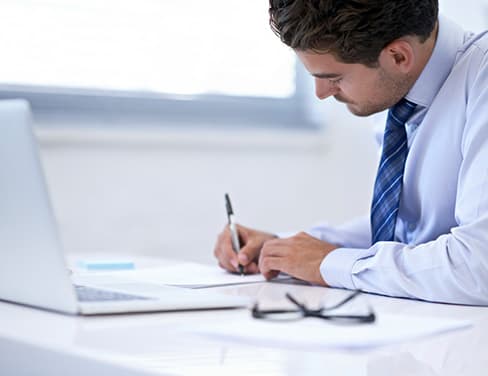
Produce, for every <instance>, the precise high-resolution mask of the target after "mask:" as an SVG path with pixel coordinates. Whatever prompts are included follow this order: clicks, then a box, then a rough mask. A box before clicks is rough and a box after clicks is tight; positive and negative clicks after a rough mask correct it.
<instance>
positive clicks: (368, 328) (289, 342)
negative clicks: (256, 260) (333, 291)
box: [188, 314, 471, 351]
mask: <svg viewBox="0 0 488 376" xmlns="http://www.w3.org/2000/svg"><path fill="white" fill-rule="evenodd" d="M470 326H471V323H470V322H467V321H462V320H451V319H442V318H434V317H432V318H431V317H411V316H403V315H391V314H381V315H378V317H377V320H376V322H375V323H373V324H358V325H347V326H345V325H339V324H333V323H331V322H328V321H325V320H320V319H315V318H307V319H301V320H298V321H288V322H274V321H266V320H259V319H253V318H252V317H248V318H245V319H242V320H240V321H239V325H236V324H235V322H226V321H223V322H219V323H207V324H206V325H201V326H194V327H189V328H188V332H189V333H194V334H197V335H199V336H204V337H206V338H210V339H215V340H218V341H225V342H234V343H240V344H248V345H253V346H266V347H279V348H286V349H293V350H307V351H320V350H331V349H336V350H366V349H371V348H377V347H380V346H385V345H391V344H398V343H403V342H409V341H413V340H418V339H422V338H427V337H430V336H434V335H439V334H442V333H447V332H450V331H455V330H461V329H465V328H469V327H470Z"/></svg>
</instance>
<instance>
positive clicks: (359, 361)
mask: <svg viewBox="0 0 488 376" xmlns="http://www.w3.org/2000/svg"><path fill="white" fill-rule="evenodd" d="M147 264H150V262H146V263H140V265H147ZM218 289H219V291H222V292H226V293H231V294H242V295H247V296H251V297H255V298H257V299H258V300H259V302H263V303H266V302H271V303H273V302H276V301H278V300H280V299H283V296H284V293H285V292H292V293H293V295H296V296H297V297H299V298H300V299H302V300H304V301H307V302H312V303H313V302H316V301H319V300H320V299H322V298H324V297H327V296H329V297H330V296H337V294H339V295H342V294H347V292H345V291H341V290H335V289H327V288H321V287H312V286H300V285H284V284H274V283H260V284H253V285H241V286H233V287H222V288H218ZM368 300H369V302H370V303H371V304H372V305H373V307H374V309H375V311H376V312H377V313H378V314H381V313H402V314H411V315H416V316H419V315H420V316H421V315H425V316H434V317H449V318H461V319H468V320H470V321H472V322H473V323H474V326H473V327H472V328H470V329H467V330H462V331H458V332H453V333H450V334H444V335H440V336H437V337H432V338H430V339H425V340H421V341H415V342H411V343H408V344H403V345H395V346H389V347H385V348H381V349H380V350H374V351H363V352H360V353H358V352H347V351H327V352H324V351H321V352H319V351H317V352H310V351H303V350H295V351H291V350H284V349H279V348H270V347H264V346H261V347H251V346H247V345H239V344H230V343H226V342H219V341H215V340H208V339H206V338H203V337H195V336H192V335H188V336H175V335H173V334H172V333H174V328H177V327H179V326H184V325H185V324H186V323H188V322H190V321H191V322H202V323H203V322H207V321H208V322H212V321H215V320H219V321H222V320H229V321H232V322H235V323H236V325H238V323H239V320H240V319H242V318H243V317H247V316H248V315H249V314H250V313H249V311H248V310H245V309H238V310H215V311H199V312H179V313H153V314H131V315H114V316H99V317H72V316H67V315H61V314H56V313H50V312H45V311H42V310H37V309H32V308H28V307H23V306H18V305H14V304H9V303H0V375H2V376H4V375H5V376H7V375H16V376H17V375H34V374H35V375H50V376H51V375H68V374H69V375H87V374H90V375H98V374H100V375H122V376H125V375H154V374H155V375H168V374H170V375H199V376H201V375H233V376H237V375H254V374H260V375H267V376H271V375H316V374H317V375H318V374H328V375H354V376H360V375H375V376H376V375H396V376H398V375H456V376H457V375H486V373H487V370H488V356H486V352H487V349H488V308H481V307H465V306H453V305H443V304H431V303H424V302H416V301H411V300H404V299H392V298H386V297H380V296H374V295H370V296H368Z"/></svg>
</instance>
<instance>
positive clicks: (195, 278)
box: [74, 262, 293, 289]
mask: <svg viewBox="0 0 488 376" xmlns="http://www.w3.org/2000/svg"><path fill="white" fill-rule="evenodd" d="M115 277H116V279H117V280H123V281H128V280H130V281H133V282H143V283H151V284H159V285H168V286H175V287H186V288H193V289H197V288H206V287H219V286H231V285H241V284H249V283H260V282H266V279H265V278H264V277H263V276H262V275H261V274H249V275H247V274H246V275H243V276H241V275H240V274H232V273H229V272H227V271H225V270H223V269H222V268H220V267H218V266H217V265H215V266H212V265H204V264H198V263H192V262H179V263H177V264H171V265H168V266H161V267H155V268H147V269H136V270H130V271H119V272H116V274H114V273H110V274H108V273H90V274H88V273H83V274H80V273H79V274H78V275H77V276H76V278H74V280H75V281H77V282H78V283H86V281H89V282H91V283H95V282H97V283H103V282H105V280H106V279H109V280H110V281H113V280H114V279H115ZM276 280H277V281H281V282H283V281H286V280H290V281H291V280H293V278H291V277H290V276H288V275H279V276H278V277H277V278H276Z"/></svg>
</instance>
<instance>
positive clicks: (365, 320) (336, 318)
mask: <svg viewBox="0 0 488 376" xmlns="http://www.w3.org/2000/svg"><path fill="white" fill-rule="evenodd" d="M359 294H361V290H355V291H354V292H353V293H352V294H350V295H348V296H347V297H346V298H344V299H343V300H341V301H339V302H338V303H336V304H334V305H333V306H331V307H320V308H318V309H309V308H307V306H305V304H302V303H300V302H298V301H297V300H296V299H295V298H294V297H293V296H292V295H291V294H290V293H288V292H287V293H286V294H285V296H286V298H287V299H288V300H289V301H291V302H292V303H293V304H295V305H296V306H297V307H298V310H297V309H271V310H260V309H259V306H258V303H256V304H254V306H253V308H252V310H251V314H252V317H254V318H255V319H261V320H269V321H277V322H284V321H297V320H302V319H305V318H308V317H314V318H318V319H323V320H329V321H332V322H336V323H339V322H340V323H348V324H372V323H374V322H375V321H376V315H375V313H374V312H373V310H372V309H371V307H368V309H369V312H368V313H367V314H364V315H341V314H331V315H328V314H323V312H324V311H332V310H334V309H337V308H340V307H342V306H343V305H345V304H346V303H348V302H349V301H351V300H352V299H354V298H355V297H357V296H358V295H359ZM286 313H300V314H301V315H300V316H298V317H295V318H291V319H273V318H271V317H270V316H271V315H279V314H286Z"/></svg>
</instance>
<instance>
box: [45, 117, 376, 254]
mask: <svg viewBox="0 0 488 376" xmlns="http://www.w3.org/2000/svg"><path fill="white" fill-rule="evenodd" d="M342 123H343V122H341V123H339V122H337V123H335V124H333V122H331V126H330V127H328V128H327V129H326V131H324V132H313V133H310V132H300V131H297V132H293V133H290V132H288V133H286V132H276V131H273V132H270V131H258V130H237V131H228V132H217V131H212V130H211V129H210V128H208V127H205V126H203V127H202V129H200V130H198V131H196V130H194V131H188V130H187V131H185V130H176V129H175V130H172V131H168V130H166V131H155V130H151V131H149V130H148V131H123V130H119V131H107V130H106V131H103V130H98V131H93V130H91V131H88V130H85V131H84V130H78V131H75V130H71V131H70V130H67V131H63V132H60V131H59V130H58V131H56V130H52V129H47V130H46V129H40V130H39V132H38V134H39V137H40V139H41V142H42V155H43V162H44V166H45V170H46V174H47V176H48V181H49V186H50V190H51V193H52V200H53V205H54V207H55V210H56V214H57V217H58V221H59V223H60V228H61V234H62V239H63V241H64V243H65V246H66V248H67V249H68V250H70V251H88V250H93V251H104V252H106V251H109V252H112V251H113V252H124V253H130V252H137V253H144V254H161V255H164V256H167V257H180V258H184V259H190V260H198V261H203V262H213V258H212V249H213V243H214V241H215V238H216V235H217V233H218V232H219V231H220V230H221V228H222V227H223V226H224V225H225V222H226V216H225V208H224V200H223V196H224V193H225V192H229V193H230V194H231V197H232V199H233V201H234V206H235V210H236V212H237V215H238V218H239V220H240V222H241V223H243V224H246V225H249V226H254V227H256V228H261V229H265V230H269V231H280V230H286V231H288V230H291V231H294V230H300V229H302V228H305V227H307V226H309V225H311V224H313V223H315V222H316V221H318V220H327V221H330V222H331V223H337V222H342V221H343V220H345V219H347V218H350V217H352V216H355V215H357V214H360V213H365V212H366V211H367V209H368V206H369V200H370V196H371V186H372V178H373V175H374V170H375V164H376V153H375V151H374V143H373V141H372V138H371V136H370V128H368V127H363V128H362V127H359V126H353V124H352V121H351V124H350V125H349V124H347V123H344V124H342Z"/></svg>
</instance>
